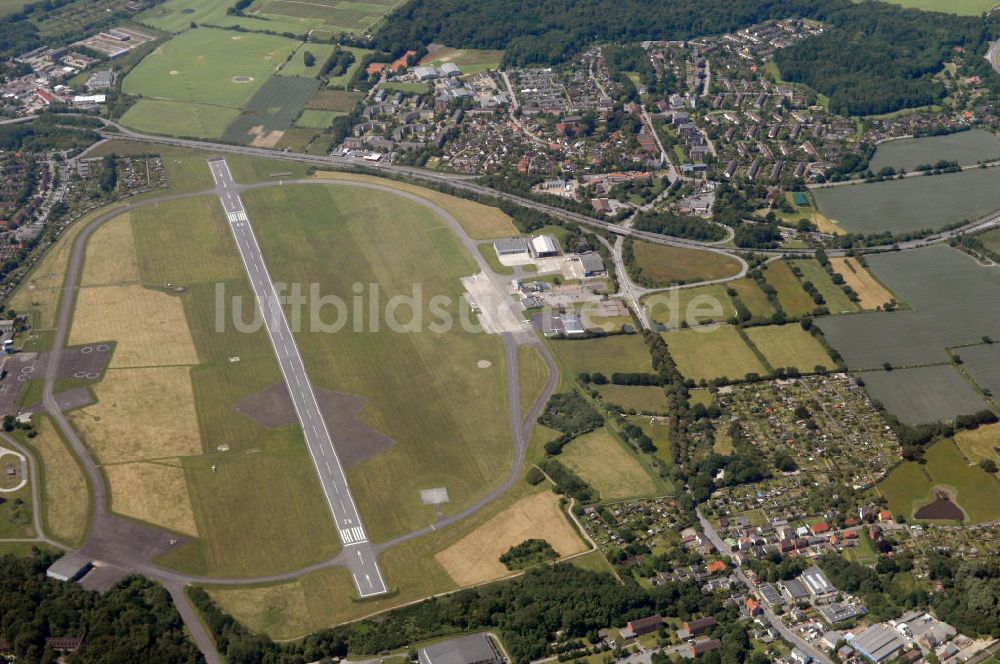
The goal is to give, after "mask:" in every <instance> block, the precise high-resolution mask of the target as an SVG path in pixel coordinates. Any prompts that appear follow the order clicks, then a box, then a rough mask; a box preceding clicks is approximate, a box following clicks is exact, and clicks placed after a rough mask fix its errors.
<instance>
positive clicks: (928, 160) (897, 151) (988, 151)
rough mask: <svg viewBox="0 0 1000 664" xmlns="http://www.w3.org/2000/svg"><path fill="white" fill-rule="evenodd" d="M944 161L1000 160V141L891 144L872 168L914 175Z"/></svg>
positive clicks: (952, 138) (962, 136)
mask: <svg viewBox="0 0 1000 664" xmlns="http://www.w3.org/2000/svg"><path fill="white" fill-rule="evenodd" d="M990 1H991V2H992V1H993V0H990ZM938 4H942V5H945V4H947V5H952V4H955V3H953V2H947V3H938ZM941 159H945V160H948V161H957V162H958V163H959V164H961V165H963V166H966V165H969V164H975V163H978V162H980V161H993V160H995V159H1000V139H998V138H997V137H996V135H995V134H992V133H990V132H988V131H983V130H982V129H972V130H970V131H961V132H959V133H957V134H949V135H947V136H925V137H922V138H903V139H900V140H896V141H888V142H887V143H883V144H882V145H880V146H878V149H877V150H876V151H875V156H874V157H872V160H871V163H870V164H869V165H868V167H869V168H870V169H871V170H872V171H874V172H876V173H878V172H879V171H880V170H882V169H883V168H885V167H887V166H891V167H893V168H895V169H896V170H897V171H898V170H899V169H901V168H905V169H906V170H908V171H912V170H914V169H915V168H916V167H917V166H921V165H924V164H934V163H935V162H937V161H939V160H941Z"/></svg>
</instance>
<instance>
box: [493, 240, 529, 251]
mask: <svg viewBox="0 0 1000 664" xmlns="http://www.w3.org/2000/svg"><path fill="white" fill-rule="evenodd" d="M493 249H495V250H496V252H497V256H521V255H524V256H527V255H528V253H529V251H528V241H527V240H525V239H524V238H520V237H514V238H510V239H507V240H497V241H496V242H494V243H493Z"/></svg>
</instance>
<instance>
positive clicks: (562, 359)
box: [547, 334, 653, 380]
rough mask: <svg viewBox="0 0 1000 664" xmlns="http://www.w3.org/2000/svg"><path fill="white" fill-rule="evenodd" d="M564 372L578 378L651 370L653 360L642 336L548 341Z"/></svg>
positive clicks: (572, 377) (631, 335) (629, 335)
mask: <svg viewBox="0 0 1000 664" xmlns="http://www.w3.org/2000/svg"><path fill="white" fill-rule="evenodd" d="M547 343H548V344H549V348H551V349H552V352H553V354H554V355H555V357H556V361H557V362H558V363H559V364H560V365H561V367H562V369H563V373H564V375H565V376H566V377H567V378H569V379H571V380H575V379H576V376H577V375H578V374H580V373H598V372H599V373H603V374H604V375H605V376H607V377H608V378H609V379H610V378H611V374H613V373H615V372H625V373H631V372H634V373H650V372H651V371H652V370H653V360H652V357H650V355H649V349H648V348H647V347H646V343H645V342H644V341H643V340H642V337H641V336H639V335H637V334H617V335H613V336H608V337H602V338H596V339H557V340H549V341H548V342H547Z"/></svg>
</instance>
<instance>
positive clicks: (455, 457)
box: [244, 184, 641, 541]
mask: <svg viewBox="0 0 1000 664" xmlns="http://www.w3.org/2000/svg"><path fill="white" fill-rule="evenodd" d="M244 201H245V203H246V206H247V210H248V214H249V216H250V219H251V220H253V221H254V226H255V228H256V230H257V235H258V239H259V241H260V245H261V247H262V250H263V253H264V257H265V259H266V260H267V262H268V265H269V267H270V269H271V273H272V275H273V277H274V279H275V280H276V281H280V282H283V283H300V284H305V285H308V284H312V283H318V284H320V285H321V294H322V295H337V296H340V297H342V298H344V299H345V301H347V302H350V301H351V299H352V297H353V291H352V285H353V284H354V283H355V282H358V283H360V284H377V288H378V293H379V294H378V296H377V297H378V298H379V302H381V303H382V305H383V306H385V305H386V303H387V302H388V300H389V298H392V297H394V296H412V295H413V288H414V285H415V284H420V285H421V288H422V291H423V295H422V300H421V303H420V304H418V305H417V306H416V310H417V311H419V312H420V315H421V316H423V318H424V324H423V325H422V326H420V331H419V332H413V333H405V332H397V331H393V329H391V328H390V327H389V326H388V323H387V321H386V320H384V319H381V318H380V317H376V321H375V324H374V325H373V324H371V321H370V320H369V319H368V318H367V316H363V317H362V318H353V319H352V320H351V322H350V324H349V325H346V326H345V327H344V328H343V329H341V331H339V332H323V331H320V330H313V331H309V329H310V327H309V326H308V325H306V326H305V329H304V330H303V331H301V332H298V333H296V338H297V340H298V343H299V345H300V348H301V351H302V355H303V358H304V360H305V363H306V366H307V368H308V369H309V371H310V374H311V375H312V376H313V379H314V382H315V383H316V385H317V387H319V388H327V389H333V390H338V391H340V392H344V393H348V394H351V395H357V396H360V397H364V398H366V399H368V400H369V401H368V402H367V405H366V406H365V407H364V410H363V411H362V413H361V415H360V417H361V419H362V421H363V422H364V423H366V424H367V425H369V426H370V427H372V428H373V429H375V430H377V431H378V432H381V433H382V434H384V435H385V436H387V437H389V438H390V439H391V440H392V441H393V444H392V445H391V446H390V447H389V448H388V449H386V450H384V451H382V452H381V453H378V454H376V455H375V456H373V457H370V458H368V459H366V460H364V461H362V462H361V463H359V464H357V465H355V466H353V467H351V468H349V469H348V471H347V472H348V477H349V480H350V482H351V486H352V489H353V491H354V496H355V498H356V500H357V502H358V505H359V508H360V510H361V513H362V515H363V516H364V517H366V525H367V527H368V529H369V534H370V536H371V537H372V538H373V539H374V540H376V541H378V540H382V539H386V538H388V537H390V536H392V535H398V534H400V533H404V532H409V531H410V530H413V529H416V528H419V527H421V526H424V525H426V524H428V523H432V522H433V521H434V520H435V519H436V518H437V516H436V511H435V509H434V507H432V506H425V505H423V504H422V503H421V500H420V493H419V491H420V490H421V489H429V488H436V487H446V488H447V489H448V492H449V497H450V502H449V503H448V504H447V505H444V506H443V511H444V512H446V513H448V512H454V511H457V510H459V509H461V508H463V507H466V506H468V505H469V504H471V503H472V502H474V501H475V500H476V499H478V498H481V497H482V496H483V495H484V494H485V493H486V492H487V491H488V490H489V489H490V488H492V487H495V486H496V485H497V484H498V483H499V482H500V479H501V478H502V477H503V476H505V475H506V472H507V469H508V468H509V467H510V463H511V459H512V458H513V452H514V448H513V443H512V442H511V440H510V429H509V423H508V410H507V403H506V394H507V379H506V366H505V362H504V351H503V343H502V341H501V339H500V338H499V337H497V336H493V335H485V334H476V333H473V332H466V331H463V330H462V329H460V326H459V325H458V324H457V322H456V324H455V325H454V326H453V327H452V328H451V329H448V330H446V331H440V332H432V331H429V330H428V329H427V327H426V326H427V325H428V324H429V323H431V322H433V321H434V320H436V317H433V316H432V315H431V313H430V312H429V309H428V301H429V299H430V298H432V297H434V296H438V295H440V296H444V297H447V298H449V299H450V302H451V303H452V308H451V309H450V311H451V313H453V314H454V315H455V316H456V317H457V315H458V309H457V307H458V302H459V300H460V299H461V298H462V293H463V288H462V286H461V283H460V280H459V279H460V277H462V276H465V275H468V274H472V273H473V272H475V263H474V262H473V260H472V258H471V257H470V256H468V255H467V254H466V252H465V250H464V249H463V247H462V245H461V244H460V243H459V241H458V238H456V237H455V236H454V235H453V234H452V233H451V231H450V229H449V228H448V226H447V225H446V224H445V223H444V222H442V221H441V220H440V219H438V218H437V217H436V216H434V215H433V214H432V213H431V212H430V211H428V210H426V209H425V208H423V207H420V206H415V205H413V203H412V202H410V201H409V200H407V199H404V198H402V197H399V196H396V195H394V194H389V193H383V192H373V191H372V190H371V189H365V188H360V187H349V186H345V185H342V184H331V185H330V186H326V187H321V186H287V187H281V188H272V189H267V190H256V191H251V192H248V193H247V194H245V195H244ZM365 292H366V297H365V301H368V302H369V303H371V302H372V301H374V298H375V297H376V295H374V294H373V293H372V291H371V289H370V287H369V288H368V289H366V291H365ZM375 306H376V307H377V306H378V305H375ZM377 310H378V309H377ZM387 311H388V309H387ZM348 313H349V312H348ZM323 315H324V320H326V321H327V322H328V323H329V322H331V321H332V319H333V318H336V314H335V312H332V311H331V310H330V309H327V310H326V311H324V312H323ZM306 320H307V321H308V319H306ZM399 320H400V321H401V322H406V321H410V320H411V313H410V309H409V308H408V307H403V308H402V309H401V311H400V312H399ZM355 325H358V326H361V327H360V330H361V331H354V330H355ZM640 343H641V342H640ZM483 361H485V362H488V363H489V366H488V368H485V369H483V368H479V367H478V365H479V363H480V362H483ZM472 413H475V415H474V416H473V415H472ZM376 516H377V518H376Z"/></svg>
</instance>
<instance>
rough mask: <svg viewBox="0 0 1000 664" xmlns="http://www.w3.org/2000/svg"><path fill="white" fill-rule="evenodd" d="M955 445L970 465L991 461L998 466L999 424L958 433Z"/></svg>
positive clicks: (999, 460)
mask: <svg viewBox="0 0 1000 664" xmlns="http://www.w3.org/2000/svg"><path fill="white" fill-rule="evenodd" d="M955 443H956V444H957V445H958V449H960V450H962V454H964V455H965V458H966V459H968V460H969V462H970V463H979V462H980V461H982V460H983V459H992V460H993V461H995V462H996V463H997V464H998V465H1000V424H988V425H986V426H982V427H979V428H978V429H971V430H968V431H959V432H958V433H956V434H955ZM998 474H1000V473H998Z"/></svg>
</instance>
